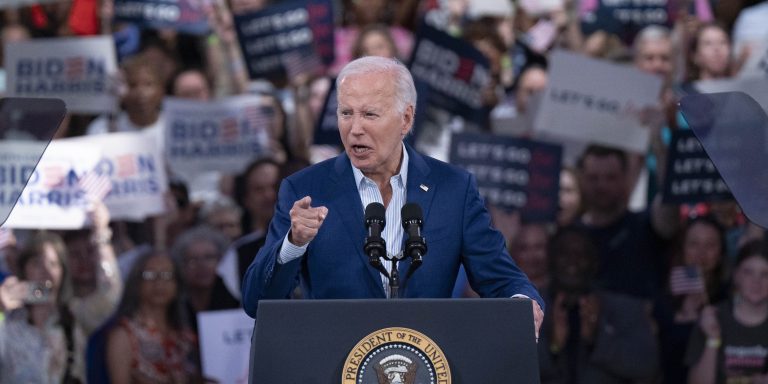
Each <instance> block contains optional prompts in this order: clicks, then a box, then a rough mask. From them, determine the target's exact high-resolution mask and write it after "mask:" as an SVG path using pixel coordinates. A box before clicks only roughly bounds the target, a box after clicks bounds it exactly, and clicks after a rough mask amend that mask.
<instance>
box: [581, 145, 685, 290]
mask: <svg viewBox="0 0 768 384" xmlns="http://www.w3.org/2000/svg"><path fill="white" fill-rule="evenodd" d="M578 167H579V189H580V190H581V197H582V203H583V211H582V214H581V215H580V217H579V219H578V221H577V225H579V226H581V227H583V228H585V229H586V230H587V231H588V232H589V234H590V236H591V237H592V240H593V241H594V243H595V244H596V245H597V247H598V250H599V256H600V257H599V268H598V272H597V275H596V279H597V284H598V287H599V288H601V289H603V290H606V291H610V292H614V293H623V294H629V295H634V296H639V297H644V298H653V297H655V296H656V295H657V294H658V292H659V289H660V287H661V281H662V276H664V273H663V269H664V267H665V266H666V264H667V263H666V262H665V260H664V255H663V253H662V250H661V248H662V246H663V243H662V242H663V241H664V239H669V238H671V237H672V236H673V235H674V233H675V231H676V230H677V212H676V207H674V206H664V205H662V204H661V196H657V198H656V199H655V200H654V203H653V205H652V207H651V208H650V209H649V210H648V211H645V212H641V213H637V212H631V211H629V209H628V208H627V202H628V200H627V199H628V196H629V194H628V192H629V182H628V176H627V174H628V169H627V168H628V164H627V158H626V155H625V153H624V152H622V151H620V150H617V149H612V148H607V147H602V146H597V145H592V146H589V147H588V148H587V149H586V150H585V151H584V154H583V155H582V157H581V159H580V160H579V164H578Z"/></svg>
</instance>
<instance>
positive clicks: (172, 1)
mask: <svg viewBox="0 0 768 384" xmlns="http://www.w3.org/2000/svg"><path fill="white" fill-rule="evenodd" d="M208 2H209V0H115V5H114V7H115V20H116V21H121V22H127V23H133V24H136V25H139V26H143V27H148V28H155V29H158V28H168V29H174V30H177V31H179V32H185V33H189V34H196V35H204V34H207V33H208V32H209V31H210V27H209V26H208V17H207V16H206V11H205V7H206V6H208V4H207V3H208Z"/></svg>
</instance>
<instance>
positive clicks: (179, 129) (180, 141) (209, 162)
mask: <svg viewBox="0 0 768 384" xmlns="http://www.w3.org/2000/svg"><path fill="white" fill-rule="evenodd" d="M163 111H164V114H165V121H166V127H165V140H164V142H165V154H166V157H167V159H168V165H169V166H170V168H171V170H173V172H174V173H176V174H178V175H179V176H181V177H183V178H185V179H191V178H192V177H194V176H195V175H198V174H200V173H201V172H205V171H219V172H223V173H227V174H237V173H240V172H241V171H243V169H244V168H245V167H246V166H247V165H248V163H249V162H251V161H252V160H253V159H254V158H257V157H260V156H265V155H268V153H269V133H268V132H269V125H270V124H272V122H273V118H272V117H273V114H274V111H273V109H272V107H271V106H269V105H267V104H265V102H264V99H263V98H262V97H261V96H257V95H247V96H237V97H232V98H227V99H224V100H221V101H215V102H200V101H195V100H187V99H177V98H166V99H165V101H164V102H163Z"/></svg>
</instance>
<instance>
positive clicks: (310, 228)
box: [288, 196, 328, 247]
mask: <svg viewBox="0 0 768 384" xmlns="http://www.w3.org/2000/svg"><path fill="white" fill-rule="evenodd" d="M311 204H312V198H311V197H309V196H304V198H302V199H301V200H298V201H296V202H295V203H293V208H291V211H290V215H291V232H290V234H289V236H288V241H290V242H291V244H293V245H297V246H300V247H301V246H304V245H305V244H307V243H309V242H310V241H312V239H314V238H315V236H317V231H319V230H320V226H321V225H323V221H324V220H325V217H326V216H327V215H328V208H326V207H322V206H321V207H312V205H311Z"/></svg>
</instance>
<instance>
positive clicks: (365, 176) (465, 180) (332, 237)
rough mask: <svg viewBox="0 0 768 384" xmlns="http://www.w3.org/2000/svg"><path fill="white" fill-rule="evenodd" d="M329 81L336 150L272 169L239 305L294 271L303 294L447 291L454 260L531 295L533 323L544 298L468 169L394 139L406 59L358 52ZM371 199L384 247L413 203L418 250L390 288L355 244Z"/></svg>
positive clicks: (403, 104) (476, 279)
mask: <svg viewBox="0 0 768 384" xmlns="http://www.w3.org/2000/svg"><path fill="white" fill-rule="evenodd" d="M337 89H338V110H337V116H338V126H339V133H340V134H341V141H342V142H343V144H344V152H343V153H342V154H340V155H339V156H337V157H335V158H333V159H329V160H326V161H324V162H321V163H319V164H316V165H314V166H311V167H309V168H306V169H304V170H302V171H299V172H297V173H296V174H294V175H292V176H290V177H288V178H286V179H285V180H283V181H282V183H281V185H280V191H279V194H278V202H277V207H276V208H275V215H274V217H273V218H272V222H271V224H270V227H269V232H268V234H267V239H266V243H265V244H264V247H262V248H261V250H260V251H259V253H258V255H257V256H256V258H255V260H254V262H253V263H252V264H251V266H250V267H249V268H248V271H247V272H246V274H245V278H244V280H243V287H242V288H243V290H242V292H243V307H244V308H245V311H246V312H247V313H248V314H249V315H250V316H252V317H255V316H256V309H257V306H258V302H259V300H261V299H286V298H288V297H289V296H290V294H291V292H292V291H293V289H294V288H295V287H296V284H298V283H299V282H300V283H301V289H302V293H303V295H304V297H305V298H309V299H361V298H385V297H392V296H398V295H399V296H400V297H406V298H416V297H419V298H447V297H451V291H452V289H453V286H454V282H455V281H456V276H457V273H458V271H459V265H460V264H463V265H464V267H465V269H466V271H467V275H468V278H469V282H470V285H471V286H472V288H473V289H474V290H475V291H476V292H477V293H479V294H480V295H481V296H482V297H497V298H502V297H513V296H516V297H519V296H525V297H528V298H530V299H532V306H533V313H534V320H535V322H536V324H535V326H536V331H537V333H538V329H539V325H540V324H541V321H542V319H543V316H544V314H543V311H542V308H543V307H544V302H543V300H542V299H541V296H539V294H538V292H537V291H536V289H535V288H534V287H533V285H532V284H531V283H530V281H529V280H528V278H527V277H526V276H525V274H524V273H523V272H522V271H521V270H520V269H519V268H518V267H517V266H516V265H515V263H514V262H513V261H512V258H511V257H510V256H509V254H508V253H507V250H506V247H505V242H504V238H503V236H502V235H501V234H500V233H499V232H498V231H496V230H495V229H493V228H492V227H491V220H490V216H489V214H488V212H487V210H486V209H485V206H484V205H483V201H482V199H481V198H480V195H479V193H478V190H477V185H476V183H475V179H474V177H473V176H471V175H470V174H469V173H468V172H466V171H464V170H461V169H459V168H457V167H454V166H452V165H449V164H446V163H443V162H440V161H438V160H435V159H432V158H429V157H426V156H423V155H421V154H419V153H417V152H416V151H415V150H414V149H413V148H411V147H410V146H408V145H405V144H404V142H403V138H404V137H405V136H406V135H407V134H408V133H409V132H410V130H411V128H412V126H413V120H414V114H415V108H416V89H415V87H414V83H413V78H412V77H411V74H410V72H409V71H408V69H407V68H406V67H405V66H403V65H402V64H401V63H400V62H398V61H396V60H393V59H389V58H383V57H371V56H369V57H364V58H360V59H357V60H355V61H352V62H350V63H349V64H347V65H346V66H345V67H344V68H343V69H342V71H341V72H340V73H339V76H338V79H337ZM374 202H378V203H380V204H382V205H383V207H384V209H385V213H386V214H385V216H386V221H385V222H384V225H383V229H381V234H380V237H381V238H382V239H383V240H384V243H385V244H386V253H387V255H382V256H387V257H389V258H395V259H397V258H398V257H399V255H400V254H401V252H402V249H403V238H404V233H405V232H406V231H405V230H404V229H403V225H401V217H400V216H401V208H402V207H403V206H404V205H405V204H406V203H415V204H417V205H418V206H419V207H421V210H422V211H423V230H422V231H421V235H422V236H423V238H425V239H426V240H427V241H428V242H429V250H428V252H427V253H426V254H425V255H424V256H423V263H422V264H421V267H420V268H419V269H418V270H416V271H415V272H413V274H412V275H411V276H410V277H406V278H405V280H404V281H403V286H402V288H403V289H402V291H399V292H390V286H391V284H389V281H388V280H389V279H388V277H387V275H385V274H384V273H382V272H380V270H383V269H377V268H375V267H374V266H372V263H371V257H369V255H367V254H366V252H365V251H364V249H363V248H364V247H363V245H364V243H365V242H366V236H368V235H370V233H369V232H368V229H367V228H366V225H365V223H366V220H364V210H365V211H366V216H368V215H367V213H368V210H367V209H366V207H368V206H369V204H371V203H374ZM373 259H374V261H375V260H376V258H373ZM383 259H384V260H383V266H384V267H385V268H386V270H387V271H388V270H390V266H391V261H388V260H386V257H384V258H383ZM410 264H411V260H410V259H409V258H407V257H406V258H403V260H402V261H401V262H400V263H399V268H398V270H402V271H403V273H402V275H404V276H405V275H406V272H405V271H408V270H409V267H410Z"/></svg>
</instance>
